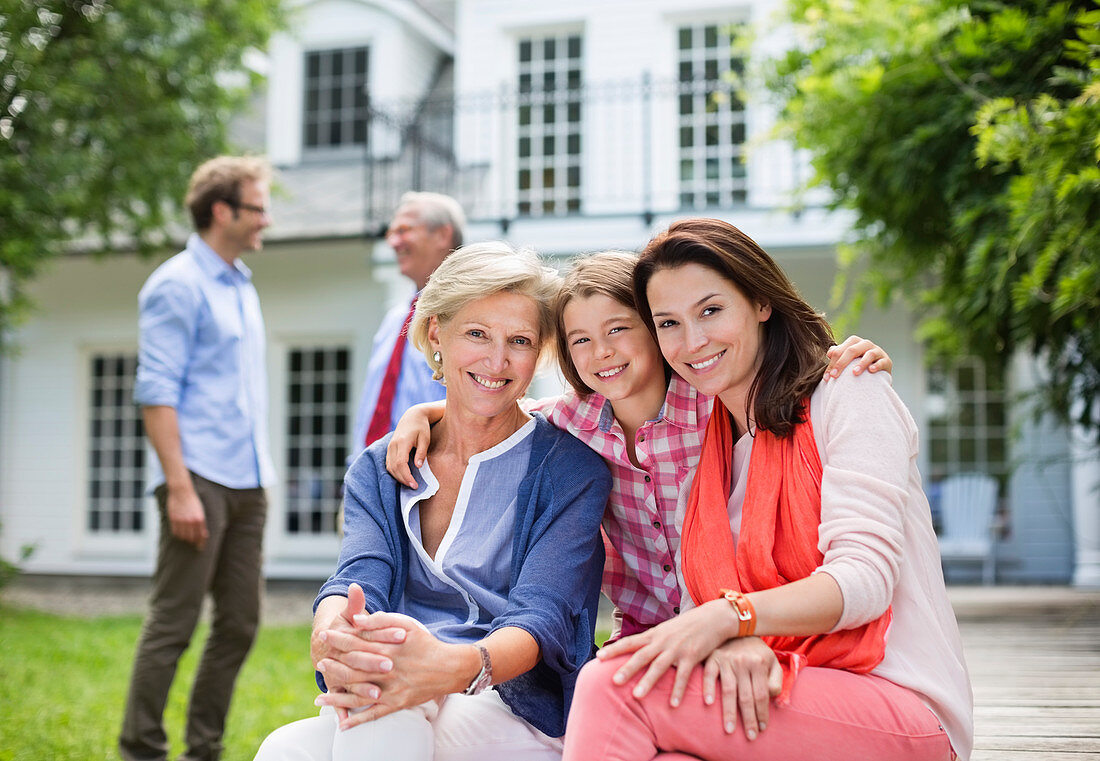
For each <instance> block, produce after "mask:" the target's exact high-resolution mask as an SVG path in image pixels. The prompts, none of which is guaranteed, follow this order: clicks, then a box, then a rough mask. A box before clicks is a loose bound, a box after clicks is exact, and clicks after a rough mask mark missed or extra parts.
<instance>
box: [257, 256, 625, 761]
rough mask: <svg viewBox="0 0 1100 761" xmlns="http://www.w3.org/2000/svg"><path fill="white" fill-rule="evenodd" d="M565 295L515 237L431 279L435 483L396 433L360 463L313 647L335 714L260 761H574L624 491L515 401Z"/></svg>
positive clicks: (426, 298) (419, 313) (305, 726)
mask: <svg viewBox="0 0 1100 761" xmlns="http://www.w3.org/2000/svg"><path fill="white" fill-rule="evenodd" d="M557 288H558V281H557V278H556V276H555V275H554V274H553V272H552V271H551V270H548V269H546V268H544V267H543V266H542V265H541V263H540V262H539V259H538V257H537V256H536V255H535V254H534V253H533V252H530V251H518V252H517V251H515V250H513V249H511V248H510V247H509V246H507V245H505V244H503V243H489V244H479V245H472V246H465V247H463V248H461V249H459V250H457V251H456V252H454V253H453V254H451V255H450V256H449V257H448V258H447V259H446V260H445V261H444V263H443V265H442V266H440V268H439V269H438V270H436V272H435V273H434V274H433V275H432V277H431V280H430V281H429V283H428V285H427V286H426V287H425V288H424V290H423V292H422V294H421V296H420V300H419V302H418V303H417V310H416V316H415V317H414V319H413V322H412V324H411V331H412V332H411V336H412V341H413V343H414V345H415V346H417V348H419V349H421V350H422V351H424V353H425V354H426V355H427V356H428V358H429V362H430V363H431V365H432V367H433V368H434V369H435V371H436V373H437V376H438V377H440V378H441V379H443V380H444V381H445V382H446V384H447V401H446V409H445V412H444V414H443V417H442V419H441V420H440V421H439V422H438V423H437V424H436V426H435V429H434V431H433V435H432V443H431V446H430V449H429V451H428V454H427V459H426V461H425V462H424V465H423V466H422V467H420V468H418V469H415V468H414V473H416V476H417V483H419V484H420V486H419V487H417V488H416V489H411V488H409V487H406V486H402V485H401V484H398V483H397V482H396V481H394V480H393V479H392V478H391V477H390V476H389V475H388V474H387V473H386V469H385V454H386V445H387V444H388V439H389V437H388V436H387V437H385V438H383V439H381V440H380V441H378V442H377V443H375V444H374V445H372V446H371V447H369V448H368V449H367V451H366V452H364V453H363V454H362V455H361V456H360V457H359V458H358V459H357V460H356V461H355V462H354V463H353V464H352V466H351V468H350V469H349V471H348V474H347V476H346V478H345V500H344V540H343V545H342V547H341V551H340V560H339V565H338V567H337V569H336V572H335V573H334V574H333V575H332V577H331V578H330V579H329V580H328V581H327V582H325V584H324V585H323V586H322V587H321V591H320V593H319V595H318V597H317V603H316V606H315V610H316V613H315V617H314V627H313V636H312V639H311V655H312V657H313V662H314V665H315V667H316V668H317V670H318V683H319V684H320V686H321V687H322V689H327V692H325V693H324V694H322V695H321V696H320V697H319V698H318V700H317V702H318V705H322V706H323V708H322V711H321V715H320V716H318V717H316V718H313V719H306V720H303V721H299V722H295V723H294V724H289V725H287V726H285V727H282V728H280V729H278V730H276V731H275V732H274V733H272V734H271V735H270V736H269V737H268V738H267V740H265V741H264V744H263V745H262V746H261V748H260V751H259V753H258V755H257V757H256V758H257V759H259V760H260V761H274V760H276V759H291V758H293V759H318V760H321V759H323V760H324V761H329V760H330V759H331V761H343V760H344V759H357V760H358V761H368V760H370V759H409V761H413V760H415V759H432V758H435V759H439V760H440V761H442V760H443V759H475V758H476V759H479V760H480V759H487V758H502V759H503V758H508V759H540V760H541V759H546V761H551V760H556V759H558V758H559V757H560V753H561V747H562V746H561V740H560V737H561V736H562V735H563V734H564V731H565V717H566V712H567V710H568V706H569V702H570V699H571V697H572V691H573V685H574V682H575V679H576V676H577V673H578V672H579V670H580V667H581V666H582V665H583V664H584V662H585V661H587V660H588V659H589V657H590V656H591V654H592V649H593V648H592V641H593V629H594V625H595V617H596V605H597V600H598V597H599V582H600V569H601V566H602V563H603V552H602V548H601V546H600V541H599V525H600V518H601V515H602V513H603V509H604V505H605V503H606V501H607V496H608V492H609V490H610V484H611V482H610V477H609V475H608V471H607V468H606V466H605V465H604V464H603V462H602V461H601V460H600V458H599V457H598V456H597V455H596V454H595V453H593V452H592V451H591V450H590V449H588V448H587V447H586V446H584V445H583V444H581V443H580V442H579V441H577V440H576V439H574V438H573V437H572V436H570V435H568V434H565V433H563V432H561V431H559V430H557V429H556V428H554V426H552V425H550V424H549V423H548V422H547V421H546V420H545V419H544V418H542V417H540V416H537V415H536V416H535V417H532V416H530V415H528V414H526V413H524V412H523V410H522V409H520V407H519V405H518V404H517V400H519V399H520V398H521V397H522V396H523V394H524V392H525V391H526V390H527V386H528V385H529V384H530V382H531V379H532V377H533V375H534V372H535V369H536V367H537V365H538V363H539V359H540V356H541V354H542V351H543V349H544V347H545V345H546V344H547V343H548V342H549V339H550V338H551V336H552V335H553V332H554V331H553V316H552V314H551V312H550V304H551V303H552V301H553V296H554V294H555V293H556V290H557Z"/></svg>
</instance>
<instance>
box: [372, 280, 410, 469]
mask: <svg viewBox="0 0 1100 761" xmlns="http://www.w3.org/2000/svg"><path fill="white" fill-rule="evenodd" d="M418 298H420V294H419V293H418V294H417V295H416V296H414V297H413V300H412V303H411V304H409V314H408V315H407V316H406V317H405V324H404V325H402V326H401V332H399V333H398V334H397V341H396V342H395V343H394V345H393V354H391V355H390V363H389V364H388V365H386V374H385V375H384V376H382V388H380V389H379V390H378V402H377V403H376V404H375V405H374V415H373V416H372V417H371V419H370V425H369V426H368V427H367V438H366V446H368V447H369V446H370V445H371V444H373V443H374V442H376V441H377V440H378V439H380V438H382V437H383V436H385V435H386V434H387V433H389V432H390V414H391V412H392V411H393V397H394V395H395V394H396V393H397V379H398V378H399V377H401V357H403V356H404V355H405V344H407V343H408V340H407V338H406V333H408V331H409V323H410V322H412V318H413V312H415V311H416V300H417V299H418Z"/></svg>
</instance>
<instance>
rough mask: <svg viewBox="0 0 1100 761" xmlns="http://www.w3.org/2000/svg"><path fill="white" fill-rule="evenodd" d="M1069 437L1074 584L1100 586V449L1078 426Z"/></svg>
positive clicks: (1078, 585)
mask: <svg viewBox="0 0 1100 761" xmlns="http://www.w3.org/2000/svg"><path fill="white" fill-rule="evenodd" d="M1072 439H1073V446H1072V450H1071V451H1072V455H1073V469H1072V489H1073V491H1072V494H1073V523H1074V532H1073V534H1074V549H1075V551H1076V562H1075V564H1074V570H1073V585H1074V586H1077V587H1100V448H1098V447H1097V445H1096V444H1095V443H1093V442H1091V441H1090V440H1089V438H1088V437H1087V436H1086V435H1085V433H1084V431H1083V430H1082V429H1080V428H1076V429H1074V431H1073V437H1072Z"/></svg>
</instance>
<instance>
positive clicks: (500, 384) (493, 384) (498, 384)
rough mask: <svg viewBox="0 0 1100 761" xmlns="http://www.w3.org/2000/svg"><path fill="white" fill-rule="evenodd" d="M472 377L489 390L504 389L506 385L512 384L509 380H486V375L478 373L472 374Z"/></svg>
mask: <svg viewBox="0 0 1100 761" xmlns="http://www.w3.org/2000/svg"><path fill="white" fill-rule="evenodd" d="M470 377H471V378H473V379H474V381H475V382H476V383H477V384H478V385H479V386H484V387H485V388H489V389H498V388H504V386H505V385H506V384H508V383H511V381H510V380H508V379H507V378H500V379H493V378H486V377H485V376H484V375H478V374H477V373H470Z"/></svg>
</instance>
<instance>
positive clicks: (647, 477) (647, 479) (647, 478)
mask: <svg viewBox="0 0 1100 761" xmlns="http://www.w3.org/2000/svg"><path fill="white" fill-rule="evenodd" d="M651 480H652V479H651V478H650V477H649V476H646V477H645V482H646V483H647V484H648V483H649V482H650V481H651Z"/></svg>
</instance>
